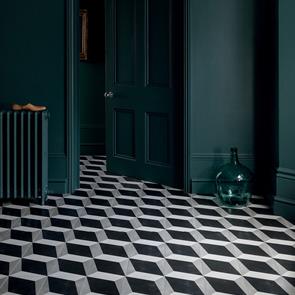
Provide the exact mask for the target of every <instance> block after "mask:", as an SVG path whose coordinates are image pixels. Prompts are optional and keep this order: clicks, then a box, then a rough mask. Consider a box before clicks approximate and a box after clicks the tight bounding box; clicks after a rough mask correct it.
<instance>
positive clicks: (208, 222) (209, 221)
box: [196, 217, 224, 228]
mask: <svg viewBox="0 0 295 295" xmlns="http://www.w3.org/2000/svg"><path fill="white" fill-rule="evenodd" d="M196 219H197V221H199V222H200V223H201V224H202V225H203V226H209V227H217V228H224V226H223V225H222V224H221V223H220V222H218V221H217V220H214V219H205V218H199V217H197V218H196Z"/></svg>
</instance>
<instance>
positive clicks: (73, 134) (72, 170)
mask: <svg viewBox="0 0 295 295" xmlns="http://www.w3.org/2000/svg"><path fill="white" fill-rule="evenodd" d="M105 1H107V0H105ZM189 2H190V0H184V1H183V5H184V7H183V8H184V9H183V75H182V79H183V145H182V150H183V171H182V172H183V173H182V175H183V188H182V189H183V190H185V191H186V192H191V181H190V179H191V177H190V122H191V117H190V92H189V89H190V68H189V56H190V55H189V35H190V34H189V30H190V27H189ZM79 9H80V8H79V0H66V24H67V26H66V43H67V46H66V57H67V58H66V70H67V78H66V95H67V97H68V105H67V113H68V116H67V151H68V172H69V173H68V175H69V191H74V190H75V189H76V188H77V187H78V186H79V157H80V112H79V110H80V97H79V63H80V50H79V40H78V39H79V34H78V32H79Z"/></svg>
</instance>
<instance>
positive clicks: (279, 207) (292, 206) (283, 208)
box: [273, 196, 295, 222]
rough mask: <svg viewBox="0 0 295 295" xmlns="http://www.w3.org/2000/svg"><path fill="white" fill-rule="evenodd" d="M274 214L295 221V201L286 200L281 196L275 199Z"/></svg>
mask: <svg viewBox="0 0 295 295" xmlns="http://www.w3.org/2000/svg"><path fill="white" fill-rule="evenodd" d="M273 211H274V214H276V215H280V216H283V217H284V218H286V219H288V220H290V221H292V222H294V221H295V199H294V200H291V199H289V198H284V197H280V196H275V197H274V202H273Z"/></svg>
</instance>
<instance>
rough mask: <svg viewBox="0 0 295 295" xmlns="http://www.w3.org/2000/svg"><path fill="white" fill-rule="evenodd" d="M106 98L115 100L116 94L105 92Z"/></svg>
mask: <svg viewBox="0 0 295 295" xmlns="http://www.w3.org/2000/svg"><path fill="white" fill-rule="evenodd" d="M104 97H105V98H113V97H114V93H113V92H112V91H109V92H105V93H104Z"/></svg>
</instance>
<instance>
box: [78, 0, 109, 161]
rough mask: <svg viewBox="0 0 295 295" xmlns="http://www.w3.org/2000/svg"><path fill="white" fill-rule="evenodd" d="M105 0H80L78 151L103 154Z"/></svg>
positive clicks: (86, 153) (83, 153) (85, 153)
mask: <svg viewBox="0 0 295 295" xmlns="http://www.w3.org/2000/svg"><path fill="white" fill-rule="evenodd" d="M104 48H105V19H104V1H102V0H80V65H79V68H80V71H79V85H80V153H81V155H104V154H105V99H104V92H105V50H104Z"/></svg>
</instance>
